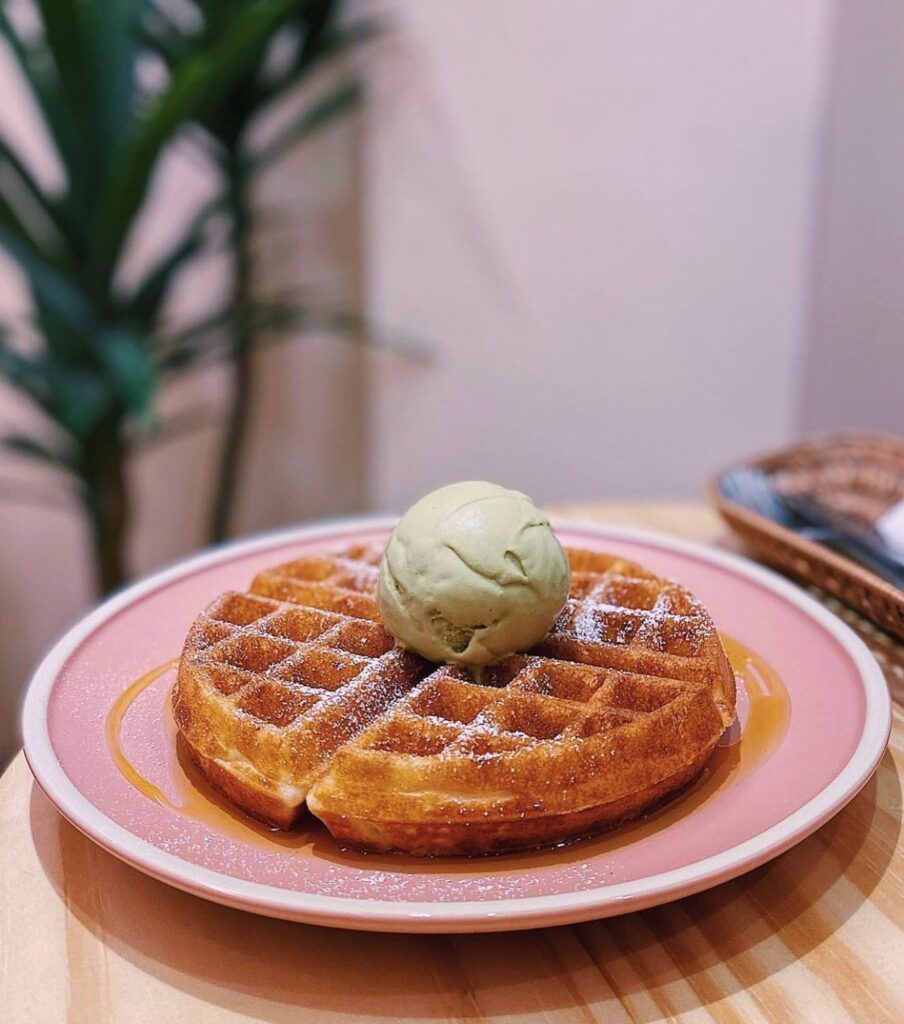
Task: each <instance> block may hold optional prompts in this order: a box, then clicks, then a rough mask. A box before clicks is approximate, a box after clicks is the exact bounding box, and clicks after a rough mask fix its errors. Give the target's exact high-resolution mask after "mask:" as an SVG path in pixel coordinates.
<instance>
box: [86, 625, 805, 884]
mask: <svg viewBox="0 0 904 1024" xmlns="http://www.w3.org/2000/svg"><path fill="white" fill-rule="evenodd" d="M721 637H722V644H723V646H724V647H725V651H726V653H727V655H728V659H729V661H730V662H731V666H732V668H733V670H734V672H735V677H736V679H737V681H738V706H739V710H740V711H741V718H743V719H744V724H743V726H741V724H740V723H739V722H736V723H735V724H734V725H733V726H732V727H731V729H729V730H728V731H727V732H726V733H725V735H724V736H723V737H722V739H721V740H720V742H719V744H718V746H717V747H716V749H715V750H714V751H713V754H712V757H711V758H710V759H709V761H708V762H707V764H706V767H705V768H704V769H703V771H702V772H701V773H700V775H699V776H698V777H697V778H696V780H695V781H694V782H692V783H691V784H690V785H689V786H688V787H687V788H685V789H684V790H683V791H682V792H681V793H679V794H678V795H677V796H675V797H674V798H672V799H670V800H669V801H668V802H667V803H665V804H664V805H663V806H661V807H660V808H657V809H654V810H653V811H652V812H650V813H649V814H647V815H646V816H644V817H643V818H640V819H638V820H637V821H635V822H631V823H628V824H627V825H624V826H622V827H621V828H618V829H616V830H614V831H612V832H608V833H603V834H602V835H599V836H595V837H591V838H588V839H582V840H577V841H572V842H571V843H569V844H565V845H564V846H563V847H557V848H553V849H547V850H539V851H537V850H534V851H526V852H524V853H518V854H509V855H506V858H507V859H508V858H511V857H515V858H520V857H530V858H531V863H532V864H536V865H537V866H542V865H543V864H552V863H556V862H561V861H562V859H563V856H567V854H568V850H569V849H572V850H578V849H579V851H580V856H581V858H582V859H586V858H588V857H592V856H595V855H597V854H599V853H606V852H609V851H611V850H614V849H617V848H619V847H622V846H625V845H628V844H629V843H634V842H637V841H638V840H640V839H644V838H646V837H647V836H650V835H652V834H654V833H656V832H659V831H661V830H662V829H664V828H667V827H668V826H669V825H671V824H672V823H673V822H675V821H677V820H679V819H681V818H684V817H686V816H687V815H688V814H692V813H693V812H694V811H696V810H697V809H698V808H700V807H702V806H703V805H704V804H705V803H707V802H708V801H709V800H711V799H712V798H713V797H714V796H715V795H716V794H717V793H719V792H721V791H722V790H723V789H724V788H725V787H726V786H727V785H733V784H734V783H736V782H737V781H738V780H739V779H742V778H744V777H745V776H746V775H749V774H750V773H751V772H752V771H753V770H754V769H755V768H756V767H757V765H759V764H761V763H762V762H763V761H764V760H765V759H766V758H767V757H768V756H769V755H770V754H771V753H772V751H773V750H775V748H776V747H777V746H778V744H779V743H780V742H781V739H782V737H783V736H784V734H785V732H786V730H787V728H788V722H789V719H790V715H791V703H790V700H789V698H788V691H787V690H786V688H785V685H784V683H783V682H782V680H781V678H780V676H779V675H778V673H777V672H776V671H775V670H774V669H773V668H772V667H771V666H770V665H769V664H768V663H767V662H766V661H765V660H764V659H763V658H761V657H760V656H759V655H758V654H757V653H756V652H755V651H753V650H751V648H749V647H747V646H746V645H745V644H742V643H741V642H740V641H739V640H736V639H735V638H734V637H730V636H728V635H726V634H724V633H723V634H721ZM177 664H178V659H174V660H172V661H167V662H165V663H164V664H163V665H159V666H158V667H157V668H154V669H151V671H149V672H146V673H145V674H144V675H143V676H141V677H140V678H138V679H136V680H135V681H134V682H133V683H132V684H131V685H130V686H128V687H127V688H126V690H124V691H123V693H122V695H121V696H120V697H119V698H118V700H117V701H116V703H115V704H114V705H113V707H112V708H111V710H110V713H109V715H108V716H107V723H106V734H107V744H108V746H109V749H110V754H111V756H112V758H113V760H114V762H115V764H116V766H117V768H118V769H119V771H120V773H121V774H122V775H123V777H124V778H125V779H126V780H127V781H128V782H129V783H130V784H131V785H132V786H133V787H134V788H135V789H136V790H138V792H139V793H141V794H142V795H143V796H145V797H147V798H148V799H149V800H153V801H155V802H156V803H158V804H161V805H162V806H163V807H166V808H168V809H170V810H172V811H175V812H176V813H178V814H181V815H184V816H185V817H188V818H194V819H196V820H199V821H203V822H204V823H205V824H207V825H209V826H210V827H211V828H213V829H216V830H217V831H218V832H222V833H226V834H228V835H231V836H234V837H236V838H238V839H240V840H242V841H244V842H253V843H263V844H265V845H267V846H269V847H271V848H273V847H281V848H283V849H298V848H300V847H303V846H307V845H310V844H312V843H315V844H316V846H317V852H318V854H321V853H322V854H323V855H326V856H332V855H333V854H335V855H336V857H341V858H342V861H343V862H345V863H347V862H349V861H354V860H355V859H356V858H360V860H361V862H362V864H363V863H366V864H367V865H368V866H370V867H376V866H377V864H376V863H375V862H377V861H379V860H386V861H387V863H391V864H392V866H393V868H394V869H395V870H398V869H399V866H400V861H401V860H402V859H401V858H398V857H394V856H392V855H388V856H386V857H382V856H381V855H375V854H365V853H360V852H358V851H354V850H341V851H340V848H339V847H338V846H335V844H333V847H332V848H330V847H329V845H328V844H325V843H322V842H321V841H320V839H321V834H322V833H323V829H322V827H321V826H320V825H319V823H317V822H314V821H313V820H311V819H310V816H308V821H309V823H308V825H307V826H302V827H301V828H299V829H297V830H295V831H293V832H282V831H279V830H277V829H272V828H270V827H268V826H267V825H264V824H263V823H261V822H258V821H255V820H254V819H253V818H250V817H248V816H247V815H245V814H243V813H242V812H241V811H240V810H239V809H238V808H236V807H234V806H233V805H232V804H231V803H230V802H229V801H228V800H226V799H225V797H223V796H221V795H220V794H219V793H218V792H217V791H216V790H214V789H213V787H212V786H210V784H209V783H208V782H207V781H206V780H205V779H204V778H203V777H202V776H201V774H200V773H199V772H198V771H197V769H196V768H195V767H194V766H193V765H192V764H191V761H190V759H189V758H188V756H187V755H186V754H185V753H184V751H182V750H181V744H180V742H179V734H178V730H177V729H176V725H175V722H174V721H173V718H172V713H171V711H170V702H169V699H168V695H167V698H166V699H165V700H164V702H163V707H164V710H163V715H162V725H163V734H164V742H165V744H166V749H167V750H168V751H169V756H170V758H171V765H170V768H171V776H172V778H173V780H174V782H175V788H176V790H177V791H178V798H177V799H175V800H174V799H171V798H170V797H169V796H167V795H166V793H164V792H163V790H162V789H161V788H160V787H159V786H157V785H156V784H155V783H153V782H152V781H151V780H150V779H147V778H145V777H144V776H143V775H142V774H141V773H140V772H139V771H138V769H137V768H136V767H135V766H134V765H133V764H132V762H131V761H130V760H129V758H128V756H127V755H126V754H125V752H124V750H123V747H122V741H121V735H120V733H121V728H122V723H123V720H124V719H125V717H126V715H127V714H128V711H129V708H130V707H131V705H132V704H133V702H134V701H135V700H136V699H137V698H138V696H139V695H140V694H141V693H143V692H144V691H145V690H146V689H147V688H148V687H149V686H151V685H152V684H153V683H155V682H157V680H159V679H160V678H161V677H162V676H163V675H165V674H166V673H168V672H170V671H172V670H173V669H174V668H175V667H176V665H177ZM745 701H746V716H745V715H744V713H743V708H744V704H745ZM428 863H429V864H430V865H432V867H433V868H434V869H437V870H444V871H447V870H449V869H450V868H454V869H456V870H460V871H461V870H463V871H469V870H486V867H487V862H486V859H485V858H477V859H475V860H471V861H467V860H462V859H461V858H436V859H433V860H431V861H429V862H427V861H424V860H418V861H417V862H416V865H417V869H418V870H425V869H427V865H428ZM481 865H482V867H481Z"/></svg>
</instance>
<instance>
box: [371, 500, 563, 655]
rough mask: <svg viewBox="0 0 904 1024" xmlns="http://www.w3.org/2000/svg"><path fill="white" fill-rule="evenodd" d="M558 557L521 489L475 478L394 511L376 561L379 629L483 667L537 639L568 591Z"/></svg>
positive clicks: (422, 649)
mask: <svg viewBox="0 0 904 1024" xmlns="http://www.w3.org/2000/svg"><path fill="white" fill-rule="evenodd" d="M569 582H570V579H569V571H568V559H567V558H566V556H565V552H564V551H563V550H562V545H561V544H560V543H559V541H558V540H557V539H556V535H555V534H554V533H553V531H552V527H551V526H550V525H549V520H548V519H547V518H546V516H545V515H544V514H543V513H542V512H540V511H539V510H538V509H537V508H536V507H535V506H534V504H533V502H532V501H531V500H530V498H528V497H527V496H526V495H524V494H521V493H520V492H519V491H508V490H506V489H505V488H504V487H499V486H498V485H497V484H489V483H484V482H481V481H468V482H465V483H458V484H449V486H447V487H441V488H439V490H436V491H433V492H431V493H430V494H428V495H427V496H426V497H424V498H421V500H420V501H419V502H417V503H416V504H415V505H412V506H411V508H410V509H409V510H408V511H407V512H406V513H405V515H404V516H402V518H401V520H399V523H398V525H397V526H396V528H395V530H394V531H393V533H392V536H391V537H390V538H389V542H388V543H387V545H386V550H385V552H384V553H383V561H382V563H381V565H380V582H379V586H378V589H377V599H378V602H379V606H380V613H381V615H382V617H383V623H384V625H385V626H386V628H387V629H388V630H389V631H390V632H391V633H392V634H393V635H394V636H395V637H396V639H397V640H399V641H400V642H401V643H402V644H404V645H405V646H406V647H410V648H411V649H412V650H414V651H417V652H418V653H419V654H422V655H423V656H424V657H425V658H429V659H430V660H431V661H450V662H455V663H458V664H463V665H474V666H478V665H487V664H489V663H490V662H493V661H497V660H498V659H499V658H503V657H505V656H506V655H508V654H513V653H515V652H516V651H524V650H527V648H529V647H532V646H533V645H534V644H536V643H539V641H540V640H542V639H543V637H544V636H546V634H547V633H548V632H549V628H550V626H551V625H552V623H553V620H554V619H555V617H556V615H557V614H558V613H559V610H560V609H561V608H562V605H563V604H564V603H565V599H566V597H567V596H568V588H569Z"/></svg>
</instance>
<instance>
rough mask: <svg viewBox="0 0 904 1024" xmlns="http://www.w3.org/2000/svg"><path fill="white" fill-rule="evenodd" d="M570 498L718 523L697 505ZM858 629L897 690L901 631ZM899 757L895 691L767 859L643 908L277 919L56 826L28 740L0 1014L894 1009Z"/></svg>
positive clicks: (902, 742) (13, 844) (594, 1016)
mask: <svg viewBox="0 0 904 1024" xmlns="http://www.w3.org/2000/svg"><path fill="white" fill-rule="evenodd" d="M563 511H567V512H568V513H569V514H579V515H581V516H583V517H586V518H594V519H600V520H605V521H608V522H619V523H629V524H632V525H638V526H646V527H651V528H654V529H660V530H663V531H664V532H667V533H672V534H675V535H678V536H683V537H688V538H692V539H696V540H703V541H714V542H715V541H726V540H727V538H726V537H725V534H724V531H723V528H722V527H721V526H720V524H719V523H718V521H717V519H716V518H715V516H714V515H713V514H712V513H710V512H709V511H708V510H707V509H705V508H703V507H702V506H698V505H662V504H660V505H631V506H624V505H621V506H611V505H607V506H602V505H599V506H580V507H579V506H572V507H570V508H568V509H563ZM729 543H730V542H729ZM859 624H860V625H861V626H863V625H864V624H863V623H862V620H861V621H860V622H859ZM864 636H865V639H866V640H867V641H868V642H869V643H870V645H871V646H872V648H873V649H874V650H875V651H876V653H877V654H878V655H879V657H880V660H881V661H882V663H883V667H884V668H885V670H886V675H887V677H888V679H889V682H890V683H891V684H892V685H893V686H894V687H895V689H897V690H898V691H899V694H900V691H901V690H902V689H904V685H902V684H904V669H902V667H901V654H902V649H901V647H896V646H895V645H894V644H893V643H892V642H891V640H890V639H889V638H888V637H886V636H884V635H883V634H879V633H878V632H876V631H874V630H869V629H868V630H867V631H866V632H865V633H864ZM902 771H904V712H902V710H901V706H900V704H898V705H896V708H895V723H894V731H893V734H892V740H891V747H890V749H889V751H888V752H887V753H886V755H885V757H884V759H883V761H882V764H881V766H880V768H879V771H878V773H877V775H876V776H875V777H874V778H873V780H872V781H871V782H870V783H869V784H868V785H867V786H866V788H865V789H864V790H863V791H862V792H861V793H860V795H859V796H858V797H857V798H856V799H855V800H854V801H853V802H852V803H851V804H849V805H848V807H846V808H845V809H844V810H843V811H842V812H841V813H840V814H838V815H837V816H836V817H835V818H834V819H832V821H830V822H829V823H828V824H826V825H825V826H824V827H823V828H822V829H820V830H819V832H817V833H816V834H815V835H813V836H811V837H810V838H809V839H807V840H805V841H804V842H803V843H801V844H799V845H798V846H796V847H795V848H794V849H792V850H790V851H789V852H788V853H785V854H784V855H782V856H781V857H779V858H778V859H776V860H774V861H772V862H771V863H769V864H766V865H765V866H763V867H760V868H758V869H756V870H755V871H752V872H750V873H749V874H747V875H744V876H743V877H741V878H739V879H737V880H735V881H733V882H729V883H727V884H725V885H721V886H719V887H718V888H715V889H711V890H710V891H708V892H704V893H701V894H699V895H697V896H693V897H691V898H688V899H684V900H681V901H679V902H675V903H671V904H668V905H666V906H663V907H658V908H656V909H653V910H648V911H644V912H642V913H635V914H629V915H627V916H624V917H619V918H610V919H608V920H604V921H599V922H593V923H589V924H582V925H578V926H574V927H560V928H549V929H544V930H537V931H530V932H513V933H510V934H494V935H482V936H480V935H475V936H466V935H459V936H448V937H443V936H404V935H377V934H366V933H356V932H343V931H339V930H333V929H326V928H316V927H311V926H306V925H296V924H289V923H286V922H282V921H273V920H269V919H267V918H263V917H255V916H253V915H251V914H245V913H242V912H240V911H235V910H229V909H227V908H225V907H220V906H216V905H215V904H212V903H207V902H205V901H204V900H201V899H197V898H196V897H194V896H189V895H186V894H185V893H182V892H178V891H177V890H175V889H171V888H169V887H167V886H166V885H163V884H162V883H160V882H156V881H154V880H152V879H150V878H147V877H145V876H144V875H142V874H140V873H139V872H137V871H135V870H133V869H132V868H130V867H127V866H126V865H125V864H122V863H120V862H119V861H118V860H116V859H115V858H114V857H112V856H110V855H109V854H106V853H104V852H103V851H102V850H100V849H99V848H97V847H96V846H94V844H93V843H91V842H89V841H88V840H87V839H85V838H83V837H82V836H81V834H80V833H78V832H77V831H76V830H75V829H74V828H73V827H71V826H70V825H68V824H67V823H66V822H65V821H64V820H63V819H62V818H61V817H60V816H59V815H58V814H57V813H56V811H55V810H54V808H53V807H52V806H51V805H50V804H49V803H48V801H47V800H46V798H45V797H44V796H43V794H42V793H41V792H40V791H39V790H38V788H37V787H36V785H35V784H34V783H33V782H32V779H31V776H30V774H29V771H28V768H27V767H26V765H25V761H24V759H23V757H22V755H21V754H20V755H19V756H18V757H17V758H16V759H15V761H13V763H12V765H11V766H10V767H9V768H8V769H7V771H6V773H5V774H4V775H3V777H2V779H0V1020H2V1021H4V1022H6V1024H43V1022H53V1024H58V1022H70V1024H108V1022H116V1024H138V1022H153V1024H169V1022H171V1021H174V1022H182V1021H186V1022H190V1024H208V1022H217V1024H222V1022H235V1021H272V1022H289V1021H292V1022H295V1021H325V1022H340V1021H379V1020H387V1021H396V1020H398V1021H404V1022H409V1021H444V1020H455V1021H459V1020H461V1021H468V1022H472V1021H481V1020H489V1021H547V1022H553V1024H565V1022H572V1021H582V1022H586V1021H607V1022H609V1021H612V1022H624V1021H633V1022H648V1024H652V1022H655V1021H665V1020H668V1021H672V1020H677V1021H682V1022H692V1021H694V1022H696V1021H720V1022H726V1024H733V1022H744V1024H756V1022H763V1021H769V1022H782V1024H785V1022H791V1024H796V1022H809V1021H812V1022H814V1024H832V1022H836V1021H858V1022H859V1021H862V1022H869V1024H881V1022H889V1024H891V1022H896V1024H897V1022H901V1021H904V932H902V923H904V843H902V840H901V778H902Z"/></svg>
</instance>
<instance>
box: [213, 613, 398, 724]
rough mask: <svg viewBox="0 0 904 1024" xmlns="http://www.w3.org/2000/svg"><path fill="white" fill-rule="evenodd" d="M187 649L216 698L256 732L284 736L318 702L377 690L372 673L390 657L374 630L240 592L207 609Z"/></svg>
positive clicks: (385, 636) (383, 637)
mask: <svg viewBox="0 0 904 1024" xmlns="http://www.w3.org/2000/svg"><path fill="white" fill-rule="evenodd" d="M194 643H195V648H196V651H195V653H194V656H193V662H194V664H195V665H196V666H198V667H203V668H205V669H207V670H208V673H209V678H210V680H211V682H212V683H213V685H214V686H215V687H216V688H217V689H218V690H219V691H220V693H222V694H224V695H226V696H228V697H229V698H230V699H231V700H232V701H233V702H234V703H235V706H236V707H237V708H238V709H239V710H240V711H241V712H242V713H243V714H245V715H249V716H251V717H252V718H254V719H256V720H257V721H258V722H260V723H261V724H262V725H272V726H277V727H279V728H281V729H286V730H289V731H291V729H292V727H293V725H295V724H298V721H299V719H300V718H301V719H302V721H305V720H307V719H308V718H309V717H310V715H311V714H312V713H313V712H314V710H315V709H316V708H317V707H318V705H320V704H322V703H323V702H325V701H329V700H330V699H332V698H335V697H337V696H339V695H342V694H345V693H347V692H349V691H350V690H352V689H353V688H358V689H360V688H361V687H362V686H364V685H379V683H378V680H379V677H380V671H379V669H380V668H381V667H388V662H389V659H390V658H391V659H397V657H398V653H397V652H394V648H393V639H392V637H391V636H390V635H389V633H387V632H386V630H384V629H383V628H382V627H381V626H378V625H376V624H375V623H372V622H368V621H365V620H362V619H354V618H349V617H347V616H345V615H341V614H337V613H334V612H329V611H321V610H318V609H314V608H305V607H303V606H300V605H292V604H284V603H280V602H278V601H274V600H270V599H266V598H261V597H257V596H252V595H249V594H240V593H231V594H225V595H223V596H222V597H220V598H218V599H217V600H216V601H215V602H214V603H213V604H212V605H211V606H210V608H208V610H207V612H206V613H205V615H204V616H203V617H202V619H201V620H199V623H198V628H197V630H196V635H195V640H194ZM362 677H364V678H362ZM368 677H369V678H370V683H368ZM375 680H376V682H375Z"/></svg>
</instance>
